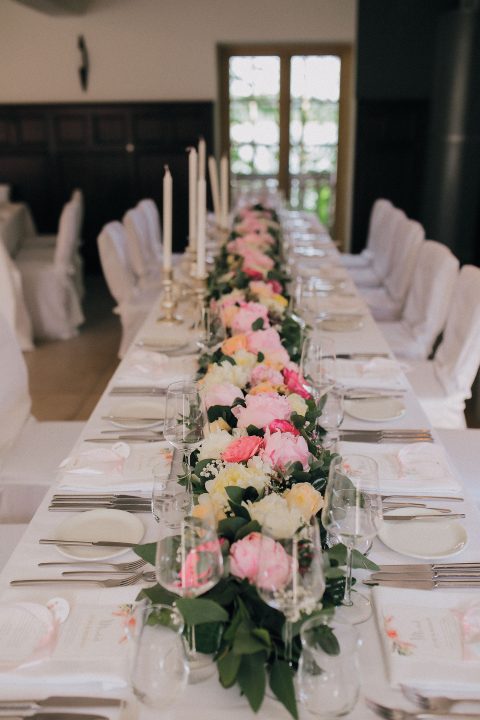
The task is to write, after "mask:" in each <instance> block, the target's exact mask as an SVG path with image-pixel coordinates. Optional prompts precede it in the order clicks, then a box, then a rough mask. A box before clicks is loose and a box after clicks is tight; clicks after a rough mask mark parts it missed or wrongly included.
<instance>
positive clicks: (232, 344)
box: [222, 306, 247, 355]
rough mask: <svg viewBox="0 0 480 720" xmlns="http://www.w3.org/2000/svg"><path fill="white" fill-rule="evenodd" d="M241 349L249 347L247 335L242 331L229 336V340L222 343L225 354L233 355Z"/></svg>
mask: <svg viewBox="0 0 480 720" xmlns="http://www.w3.org/2000/svg"><path fill="white" fill-rule="evenodd" d="M234 307H235V306H234ZM237 310H238V308H237ZM241 349H243V350H246V349H247V336H246V335H243V334H242V333H240V334H239V335H234V336H233V337H231V338H228V340H225V341H224V342H223V343H222V352H223V354H224V355H233V354H234V353H236V352H237V350H241Z"/></svg>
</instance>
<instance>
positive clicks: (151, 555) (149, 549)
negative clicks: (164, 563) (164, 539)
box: [133, 543, 157, 567]
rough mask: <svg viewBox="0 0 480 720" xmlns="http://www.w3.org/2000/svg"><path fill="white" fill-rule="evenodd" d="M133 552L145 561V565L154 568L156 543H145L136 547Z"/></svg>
mask: <svg viewBox="0 0 480 720" xmlns="http://www.w3.org/2000/svg"><path fill="white" fill-rule="evenodd" d="M133 551H134V552H135V553H136V554H137V555H138V556H139V557H141V558H142V560H146V562H147V563H150V565H153V567H155V555H156V554H157V543H147V544H146V545H136V546H135V547H134V548H133Z"/></svg>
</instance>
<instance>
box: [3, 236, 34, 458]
mask: <svg viewBox="0 0 480 720" xmlns="http://www.w3.org/2000/svg"><path fill="white" fill-rule="evenodd" d="M1 249H2V248H1V246H0V250H1ZM2 287H3V282H1V280H0V288H2ZM0 367H1V369H2V372H1V374H0V457H2V456H3V455H5V453H6V451H7V449H8V448H9V447H10V446H11V445H12V443H13V442H14V440H15V438H16V437H17V436H18V435H19V434H20V431H21V429H22V427H23V426H24V425H25V423H26V421H27V418H28V417H29V415H30V407H31V405H30V395H29V393H28V374H27V367H26V365H25V360H24V359H23V355H22V353H21V350H20V347H19V345H18V343H17V340H16V338H15V335H14V332H13V331H12V328H11V325H10V323H9V321H8V320H7V319H6V317H5V315H4V314H2V313H0Z"/></svg>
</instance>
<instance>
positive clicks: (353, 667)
mask: <svg viewBox="0 0 480 720" xmlns="http://www.w3.org/2000/svg"><path fill="white" fill-rule="evenodd" d="M324 623H325V620H324V619H322V618H321V617H318V616H317V617H314V618H312V619H311V620H307V622H305V623H304V624H303V626H302V629H301V631H300V638H301V641H302V654H301V657H300V662H299V665H298V673H297V691H298V700H299V702H300V703H301V704H302V705H303V706H304V707H305V708H306V709H307V710H308V711H309V712H310V713H312V715H316V716H317V717H320V718H325V719H330V718H332V719H333V718H337V717H341V716H342V715H346V714H347V713H349V712H350V711H351V710H352V709H353V708H354V707H355V704H356V702H357V700H358V696H359V692H360V672H359V662H358V650H359V647H360V639H359V636H358V633H357V631H356V629H355V628H354V627H353V625H349V624H347V623H339V622H335V621H330V622H329V623H328V625H325V624H324ZM329 634H333V636H335V638H336V640H337V641H338V647H337V648H336V650H337V651H338V652H337V653H336V654H328V653H327V652H325V650H324V649H323V647H322V642H321V640H320V639H321V638H328V636H329Z"/></svg>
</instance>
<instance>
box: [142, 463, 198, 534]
mask: <svg viewBox="0 0 480 720" xmlns="http://www.w3.org/2000/svg"><path fill="white" fill-rule="evenodd" d="M156 468H158V472H156ZM156 468H153V490H152V515H153V517H154V518H155V520H156V521H157V522H158V523H159V524H160V525H161V526H162V528H163V529H164V531H165V533H166V534H170V532H172V531H175V530H176V529H178V528H179V527H180V525H181V522H182V520H183V519H184V517H185V516H186V515H189V514H190V513H191V509H192V496H191V493H190V492H189V491H188V489H187V488H186V487H184V486H182V485H180V484H179V483H178V482H177V480H176V478H166V477H165V467H164V466H156Z"/></svg>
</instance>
